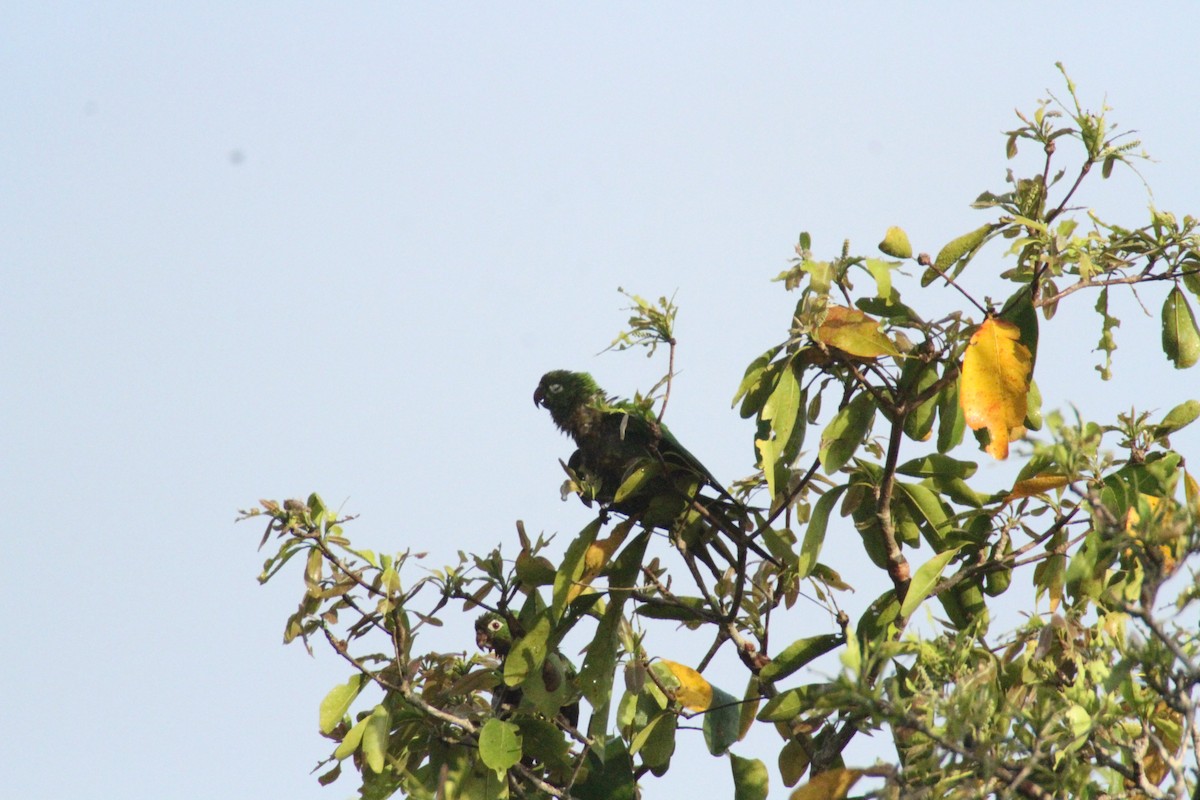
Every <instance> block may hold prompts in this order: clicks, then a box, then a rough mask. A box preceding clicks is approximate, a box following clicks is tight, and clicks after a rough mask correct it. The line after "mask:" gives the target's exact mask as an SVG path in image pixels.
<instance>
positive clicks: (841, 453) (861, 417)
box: [818, 392, 875, 475]
mask: <svg viewBox="0 0 1200 800" xmlns="http://www.w3.org/2000/svg"><path fill="white" fill-rule="evenodd" d="M874 418H875V401H874V399H873V398H872V397H871V395H869V394H867V393H866V392H863V393H862V394H858V395H855V396H854V398H853V399H852V400H851V401H850V402H849V403H847V404H846V407H845V408H843V409H842V410H841V411H839V412H838V413H837V415H836V416H835V417H834V418H833V419H832V420H830V422H829V424H828V425H826V426H825V430H824V431H822V432H821V448H820V451H819V453H818V457H819V458H820V459H821V466H822V468H824V470H825V474H826V475H832V474H833V473H834V472H837V471H838V470H839V469H841V468H842V467H843V466H845V465H846V462H847V461H849V460H850V457H851V456H853V455H854V451H855V450H857V449H858V446H859V445H860V444H862V440H863V437H864V436H866V435H867V431H868V430H869V429H870V427H871V420H873V419H874Z"/></svg>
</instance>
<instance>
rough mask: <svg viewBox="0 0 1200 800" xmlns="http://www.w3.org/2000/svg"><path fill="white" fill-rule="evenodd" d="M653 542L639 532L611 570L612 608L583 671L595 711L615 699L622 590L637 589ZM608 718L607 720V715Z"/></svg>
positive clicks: (581, 679)
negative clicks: (648, 544) (643, 564)
mask: <svg viewBox="0 0 1200 800" xmlns="http://www.w3.org/2000/svg"><path fill="white" fill-rule="evenodd" d="M649 541H650V534H649V532H647V531H643V532H642V533H639V534H638V535H637V536H636V537H634V539H633V541H632V542H630V543H629V544H627V545H625V549H624V550H622V551H621V554H620V555H618V556H617V558H616V559H615V560H614V561H613V563H612V564H611V566H610V568H609V576H608V585H609V589H610V590H611V591H610V592H609V599H608V607H607V608H605V609H604V613H603V614H602V615H601V617H600V622H599V624H597V625H596V633H595V635H594V636H593V637H592V642H591V644H589V645H588V650H587V655H586V656H585V657H584V660H583V666H582V667H581V668H580V670H579V689H580V691H582V692H583V696H584V697H586V698H587V701H588V702H589V703H591V704H592V707H593V708H597V709H599V708H602V707H605V706H606V705H607V704H608V701H609V700H610V699H611V697H612V684H613V675H614V674H615V672H616V669H617V641H618V633H619V631H620V625H621V621H622V620H623V619H624V615H623V614H622V609H623V607H624V605H625V602H626V600H628V599H629V594H630V593H629V592H628V591H620V590H621V589H631V588H633V586H634V583H635V582H636V580H637V578H638V574H639V571H640V570H641V566H642V558H643V556H644V555H645V553H646V544H647V543H648V542H649ZM510 657H511V656H510ZM606 714H607V712H606ZM604 719H605V720H607V716H605V718H604Z"/></svg>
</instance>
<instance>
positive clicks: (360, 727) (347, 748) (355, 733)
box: [333, 714, 371, 761]
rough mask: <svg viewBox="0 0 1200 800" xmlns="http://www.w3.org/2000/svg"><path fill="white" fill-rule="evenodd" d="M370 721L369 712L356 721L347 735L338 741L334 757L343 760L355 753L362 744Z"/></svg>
mask: <svg viewBox="0 0 1200 800" xmlns="http://www.w3.org/2000/svg"><path fill="white" fill-rule="evenodd" d="M370 721H371V715H370V714H368V715H367V716H365V717H363V718H362V719H360V720H359V721H358V722H356V723H354V727H352V728H351V729H350V730H349V731H347V732H346V736H345V737H344V738H343V739H342V741H341V742H339V743H338V746H337V748H335V749H334V751H333V757H334V758H336V759H337V760H338V761H341V760H342V759H343V758H346V757H347V756H349V755H352V754H353V753H355V752H356V751H357V750H358V746H359V745H360V744H362V738H363V732H364V731H366V729H367V723H368V722H370Z"/></svg>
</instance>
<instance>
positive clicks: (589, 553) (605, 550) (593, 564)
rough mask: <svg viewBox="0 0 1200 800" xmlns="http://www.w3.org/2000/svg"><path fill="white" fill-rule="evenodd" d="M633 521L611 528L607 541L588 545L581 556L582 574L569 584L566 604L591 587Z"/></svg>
mask: <svg viewBox="0 0 1200 800" xmlns="http://www.w3.org/2000/svg"><path fill="white" fill-rule="evenodd" d="M634 522H635V520H632V519H627V520H623V521H622V522H621V524H620V525H617V527H615V528H613V532H612V534H611V535H610V536H609V537H608V538H607V539H597V540H595V541H593V542H592V543H591V544H589V545H588V548H587V550H586V551H585V552H584V554H583V573H582V574H581V575H580V576H579V579H578V580H576V581H575V582H574V583H572V584H571V586H570V588H569V589H567V602H568V603H570V602H571V601H572V600H574V599H575V598H576V597H579V595H580V594H582V593H583V590H584V589H586V588H587V587H588V586H590V585H591V583H592V581H593V580H595V579H596V576H597V575H599V574H600V573H601V572H602V571H603V570H604V568H605V567H606V566H608V562H609V561H610V560H611V559H612V555H613V553H615V552H616V551H617V548H618V547H620V546H621V544H622V543H623V542H624V541H625V537H626V536H628V535H629V529H630V528H632V527H633V523H634Z"/></svg>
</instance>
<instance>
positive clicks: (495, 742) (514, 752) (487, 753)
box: [479, 717, 521, 773]
mask: <svg viewBox="0 0 1200 800" xmlns="http://www.w3.org/2000/svg"><path fill="white" fill-rule="evenodd" d="M479 758H480V759H481V760H482V761H483V763H484V764H487V765H488V766H489V767H491V768H492V769H494V770H496V772H498V773H502V772H506V771H507V770H508V769H509V767H512V766H513V765H515V764H517V763H518V762H519V761H520V760H521V729H520V728H518V727H517V726H516V725H514V724H513V723H511V722H505V721H504V720H502V719H497V718H496V717H492V718H491V719H489V720H488V721H487V722H485V723H483V729H482V730H480V731H479Z"/></svg>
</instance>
